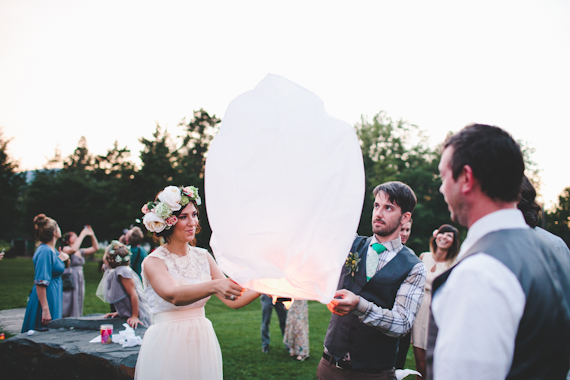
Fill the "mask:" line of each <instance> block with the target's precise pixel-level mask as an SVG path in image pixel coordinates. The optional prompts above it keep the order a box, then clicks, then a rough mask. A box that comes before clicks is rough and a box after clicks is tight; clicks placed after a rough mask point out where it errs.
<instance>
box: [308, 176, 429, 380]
mask: <svg viewBox="0 0 570 380" xmlns="http://www.w3.org/2000/svg"><path fill="white" fill-rule="evenodd" d="M373 193H374V196H375V201H374V210H373V213H372V230H373V232H374V235H373V236H371V237H363V236H358V237H356V239H355V240H354V243H353V245H352V249H351V250H350V254H349V256H348V258H347V261H346V264H345V266H344V267H343V270H342V273H341V277H340V281H339V286H338V289H339V290H337V292H336V294H335V299H333V300H332V301H331V302H330V303H329V304H328V305H327V306H328V308H329V310H330V311H331V312H332V313H333V315H332V316H331V320H330V323H329V327H328V330H327V334H326V337H325V343H324V346H325V350H324V351H325V352H324V354H323V358H322V359H321V361H320V362H319V366H318V368H317V378H318V379H319V380H325V379H326V380H329V379H349V378H350V379H360V378H363V379H364V378H366V379H390V380H395V379H396V377H395V374H394V363H395V361H396V353H397V351H398V338H399V337H401V336H403V335H405V334H406V333H407V332H408V331H410V329H411V328H412V324H413V322H414V319H415V317H416V313H417V311H418V309H419V307H420V305H421V302H422V298H423V294H424V285H425V277H426V270H425V266H424V264H423V263H422V262H421V261H420V260H419V259H418V258H417V257H416V256H415V255H414V254H413V253H412V252H411V251H410V250H409V249H408V248H406V247H405V246H404V245H402V243H401V240H400V229H401V228H402V226H403V225H404V224H405V223H406V222H408V221H409V220H410V218H411V215H412V212H413V210H414V208H415V207H416V196H415V194H414V192H413V191H412V189H410V187H409V186H408V185H405V184H403V183H402V182H387V183H384V184H382V185H379V186H377V187H376V188H375V189H374V191H373Z"/></svg>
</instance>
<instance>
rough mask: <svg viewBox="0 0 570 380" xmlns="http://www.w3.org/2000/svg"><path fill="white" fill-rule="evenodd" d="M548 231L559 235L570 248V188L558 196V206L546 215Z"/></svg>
mask: <svg viewBox="0 0 570 380" xmlns="http://www.w3.org/2000/svg"><path fill="white" fill-rule="evenodd" d="M546 229H547V230H548V231H550V232H552V233H553V234H555V235H558V236H560V237H561V238H562V240H564V241H565V242H566V245H568V246H569V247H570V187H567V188H566V189H564V191H563V192H562V194H560V195H559V196H558V205H556V207H555V208H554V210H553V211H552V212H549V213H546Z"/></svg>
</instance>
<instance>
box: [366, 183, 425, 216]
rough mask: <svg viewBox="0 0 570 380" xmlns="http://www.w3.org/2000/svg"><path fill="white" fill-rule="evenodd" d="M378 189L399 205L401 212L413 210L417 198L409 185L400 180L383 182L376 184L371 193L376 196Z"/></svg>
mask: <svg viewBox="0 0 570 380" xmlns="http://www.w3.org/2000/svg"><path fill="white" fill-rule="evenodd" d="M380 191H383V192H384V193H386V195H387V196H388V200H389V201H390V202H392V203H394V204H396V205H398V206H400V208H401V209H402V214H405V213H406V212H409V213H410V214H411V213H412V212H414V209H415V208H416V203H417V202H418V200H417V199H416V194H414V191H413V190H412V189H411V188H410V186H408V185H406V184H405V183H402V182H400V181H392V182H385V183H383V184H381V185H378V186H376V187H375V188H374V190H373V191H372V193H373V194H374V196H376V195H378V193H379V192H380Z"/></svg>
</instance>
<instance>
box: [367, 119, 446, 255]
mask: <svg viewBox="0 0 570 380" xmlns="http://www.w3.org/2000/svg"><path fill="white" fill-rule="evenodd" d="M356 133H357V135H358V138H359V140H360V146H361V148H362V155H363V160H364V170H365V175H366V197H365V200H364V206H363V209H362V217H361V220H360V226H359V229H358V233H359V234H360V235H364V236H370V235H371V234H372V226H371V220H372V209H373V205H374V195H373V194H372V190H374V188H375V187H376V186H378V185H380V184H382V183H384V182H388V181H401V182H403V183H405V184H407V185H409V186H410V187H411V188H412V190H414V193H415V194H416V197H417V199H418V204H417V206H416V209H415V210H414V212H413V214H412V218H413V221H414V222H413V226H412V234H411V235H410V239H409V240H408V242H407V245H408V246H409V247H410V248H412V249H413V250H414V251H416V253H418V254H419V253H420V252H423V251H426V250H428V242H429V238H430V237H431V233H432V231H433V230H434V229H436V228H438V227H439V226H440V225H442V224H444V223H451V221H450V220H449V212H448V211H447V206H446V204H445V201H444V199H443V196H442V195H441V193H440V192H439V186H440V185H441V181H440V180H439V177H438V170H437V165H438V164H439V159H440V153H439V148H436V149H433V148H430V147H429V145H428V141H427V137H426V136H425V134H424V132H423V131H422V130H420V129H419V128H418V127H417V126H415V125H413V124H409V123H407V122H405V121H402V120H399V121H394V120H392V119H391V118H389V117H388V116H386V113H385V112H380V113H378V114H377V115H376V116H374V118H373V119H372V121H371V122H370V121H368V120H366V119H365V118H362V119H361V122H360V123H358V124H357V125H356Z"/></svg>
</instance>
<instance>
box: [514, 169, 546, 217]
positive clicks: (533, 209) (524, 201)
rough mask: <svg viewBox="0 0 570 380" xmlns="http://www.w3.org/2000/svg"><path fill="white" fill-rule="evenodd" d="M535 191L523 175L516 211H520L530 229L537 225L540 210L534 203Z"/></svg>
mask: <svg viewBox="0 0 570 380" xmlns="http://www.w3.org/2000/svg"><path fill="white" fill-rule="evenodd" d="M535 199H536V190H535V189H534V186H532V183H531V182H530V180H529V179H528V178H527V176H526V175H525V176H524V177H523V181H522V186H521V196H520V200H519V204H518V206H517V207H518V209H519V210H521V211H522V213H523V216H524V220H525V222H526V224H528V225H529V226H530V227H531V228H534V227H536V226H537V224H538V214H539V213H540V211H541V210H542V208H541V207H540V205H539V204H538V203H536V201H535Z"/></svg>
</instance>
